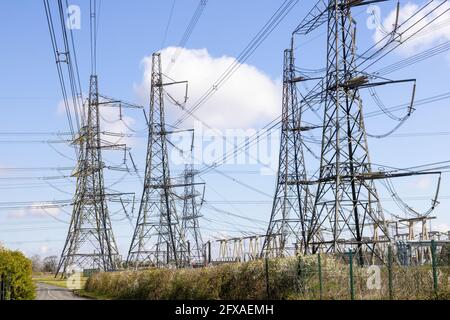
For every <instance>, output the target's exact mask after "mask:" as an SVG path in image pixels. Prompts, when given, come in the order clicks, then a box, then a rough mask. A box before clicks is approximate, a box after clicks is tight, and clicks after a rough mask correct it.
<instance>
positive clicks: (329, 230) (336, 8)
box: [307, 0, 390, 264]
mask: <svg viewBox="0 0 450 320" xmlns="http://www.w3.org/2000/svg"><path fill="white" fill-rule="evenodd" d="M354 4H355V5H359V1H354ZM352 5H353V4H352V2H351V1H346V0H330V1H329V5H328V36H327V41H328V46H327V75H326V82H325V84H324V88H323V90H324V91H325V95H326V96H325V109H324V119H323V132H322V147H321V161H320V177H319V181H318V187H317V194H316V199H315V204H314V211H313V214H312V220H311V223H310V225H309V228H308V236H307V242H308V246H309V247H310V248H311V250H312V251H314V252H315V251H317V250H318V249H319V248H320V249H321V250H326V251H327V252H344V251H345V250H348V249H350V248H353V249H355V248H356V251H357V252H358V258H359V263H360V264H363V263H364V255H365V252H367V253H370V254H373V253H374V252H375V251H376V249H375V246H376V243H375V241H373V234H374V230H373V228H375V230H376V231H375V233H377V232H378V231H380V234H381V235H383V236H385V237H386V238H387V239H389V238H390V237H389V234H388V230H387V227H386V225H385V219H384V216H383V211H382V208H381V205H380V199H379V196H378V193H377V189H376V188H375V185H374V181H373V180H374V177H373V172H372V169H371V163H370V157H369V149H368V145H367V136H366V131H365V127H364V117H363V109H362V101H361V98H360V95H359V88H360V87H361V86H363V85H365V84H367V77H365V76H363V75H362V74H361V73H359V72H358V70H357V69H356V63H355V30H356V28H355V25H354V21H353V19H352V16H351V6H352ZM369 225H372V226H373V227H372V228H369V227H368V226H369ZM319 235H320V236H319ZM317 238H320V239H322V240H320V241H318V240H317Z"/></svg>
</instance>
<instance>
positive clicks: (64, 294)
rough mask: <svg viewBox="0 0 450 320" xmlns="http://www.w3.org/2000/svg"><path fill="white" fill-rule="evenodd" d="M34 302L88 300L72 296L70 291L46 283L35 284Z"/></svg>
mask: <svg viewBox="0 0 450 320" xmlns="http://www.w3.org/2000/svg"><path fill="white" fill-rule="evenodd" d="M36 300H88V299H86V298H82V297H78V296H76V295H75V294H73V292H72V290H70V289H66V288H61V287H56V286H52V285H49V284H46V283H39V282H38V283H37V284H36Z"/></svg>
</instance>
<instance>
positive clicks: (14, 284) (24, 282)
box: [0, 248, 35, 300]
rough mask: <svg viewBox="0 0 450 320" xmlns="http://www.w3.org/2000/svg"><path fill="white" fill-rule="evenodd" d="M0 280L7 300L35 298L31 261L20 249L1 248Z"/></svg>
mask: <svg viewBox="0 0 450 320" xmlns="http://www.w3.org/2000/svg"><path fill="white" fill-rule="evenodd" d="M0 281H1V282H3V286H2V287H3V288H4V289H3V290H4V292H3V294H4V296H5V297H4V298H5V299H7V300H33V299H34V298H35V285H34V283H33V281H32V265H31V261H30V260H29V259H27V258H26V257H25V256H24V255H23V254H22V253H21V252H19V251H10V250H7V249H5V248H0Z"/></svg>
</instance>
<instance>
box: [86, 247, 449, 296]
mask: <svg viewBox="0 0 450 320" xmlns="http://www.w3.org/2000/svg"><path fill="white" fill-rule="evenodd" d="M322 261H323V264H322V279H323V281H322V299H332V300H337V299H339V300H343V299H350V280H349V266H348V265H347V264H345V263H344V262H341V261H337V260H335V259H333V258H331V257H326V258H325V257H322ZM371 274H372V273H370V272H368V269H367V268H359V267H354V288H355V298H356V299H388V298H389V286H388V283H389V282H388V271H387V269H386V268H385V267H382V268H380V279H381V282H380V287H379V288H376V289H370V288H369V287H368V286H367V282H368V278H369V277H370V275H371ZM449 275H450V274H449V268H448V267H445V268H444V267H441V268H440V269H439V292H438V294H437V295H436V294H435V293H434V291H433V277H432V273H431V267H429V266H423V267H397V266H396V267H395V268H394V269H393V289H394V290H393V294H394V299H402V300H403V299H436V298H439V299H449V298H450V295H449V283H448V278H449ZM268 279H269V282H268V288H267V282H266V273H265V264H264V261H251V262H246V263H234V264H224V265H219V266H214V267H207V268H201V269H183V270H174V269H149V270H145V271H135V272H134V271H124V272H115V273H99V274H95V275H93V276H92V277H90V278H89V279H88V281H87V283H86V287H85V291H86V292H87V293H89V294H92V295H99V296H102V297H108V298H111V299H143V300H146V299H149V300H160V299H162V300H172V299H174V300H175V299H203V300H228V299H236V300H250V299H251V300H264V299H267V298H268V297H269V298H270V299H275V300H278V299H296V300H297V299H308V300H310V299H320V296H321V295H320V292H321V290H320V281H319V272H318V264H317V257H316V256H307V257H302V258H285V259H274V260H270V261H269V273H268ZM267 289H268V290H267Z"/></svg>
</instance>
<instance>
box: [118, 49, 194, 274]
mask: <svg viewBox="0 0 450 320" xmlns="http://www.w3.org/2000/svg"><path fill="white" fill-rule="evenodd" d="M164 85H165V84H164V83H163V75H162V67H161V55H160V53H155V54H153V56H152V75H151V93H150V114H149V138H148V149H147V158H146V169H145V179H144V190H143V194H142V200H141V204H140V208H139V215H138V219H137V223H136V227H135V230H134V234H133V238H132V241H131V245H130V249H129V252H128V259H127V264H128V266H131V267H135V268H137V267H140V266H149V265H151V266H168V265H174V266H177V267H180V266H183V265H185V264H186V263H187V262H188V260H189V259H188V252H187V246H186V242H185V241H184V238H183V234H182V229H181V228H182V225H181V223H180V219H179V217H178V215H177V211H176V207H175V201H174V193H173V186H172V184H171V179H170V172H169V159H168V152H167V135H168V134H169V133H170V132H168V131H166V128H165V117H164V91H163V87H164Z"/></svg>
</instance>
